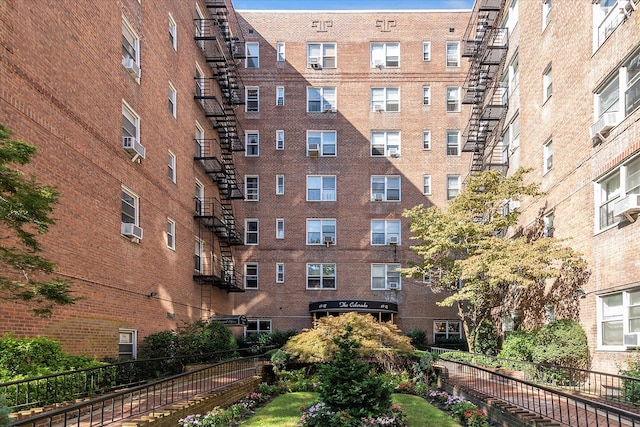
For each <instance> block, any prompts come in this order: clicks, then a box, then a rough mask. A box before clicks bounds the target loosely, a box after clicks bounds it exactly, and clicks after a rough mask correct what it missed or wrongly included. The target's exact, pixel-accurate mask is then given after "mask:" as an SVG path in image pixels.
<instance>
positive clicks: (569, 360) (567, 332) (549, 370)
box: [531, 319, 589, 386]
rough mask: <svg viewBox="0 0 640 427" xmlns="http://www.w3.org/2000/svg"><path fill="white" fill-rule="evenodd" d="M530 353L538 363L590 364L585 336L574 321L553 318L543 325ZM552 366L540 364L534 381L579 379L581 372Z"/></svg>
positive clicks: (567, 382)
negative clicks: (554, 319)
mask: <svg viewBox="0 0 640 427" xmlns="http://www.w3.org/2000/svg"><path fill="white" fill-rule="evenodd" d="M531 356H532V358H533V361H534V362H535V363H538V364H544V365H553V366H558V367H564V368H578V369H587V368H588V366H589V347H588V345H587V335H586V334H585V332H584V330H583V329H582V326H580V324H579V323H578V322H576V321H573V320H570V319H562V320H556V321H554V322H551V323H548V324H546V325H545V326H544V327H543V328H542V329H540V331H539V332H538V333H537V334H536V338H535V345H534V347H533V349H532V351H531ZM553 366H549V367H539V368H538V370H537V373H536V380H538V381H541V382H546V383H550V384H556V385H565V386H566V385H574V384H577V383H578V382H580V381H581V379H582V376H583V375H582V373H580V372H576V371H575V370H572V369H562V368H556V367H553Z"/></svg>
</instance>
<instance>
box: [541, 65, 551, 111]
mask: <svg viewBox="0 0 640 427" xmlns="http://www.w3.org/2000/svg"><path fill="white" fill-rule="evenodd" d="M552 72H553V67H552V66H551V64H549V65H547V68H545V70H544V72H543V73H542V96H543V102H547V100H548V99H549V98H551V95H552V93H553V74H552Z"/></svg>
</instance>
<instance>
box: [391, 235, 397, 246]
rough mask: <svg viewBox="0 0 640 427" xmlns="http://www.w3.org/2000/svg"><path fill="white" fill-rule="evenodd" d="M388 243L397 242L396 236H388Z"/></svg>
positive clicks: (394, 243) (393, 244)
mask: <svg viewBox="0 0 640 427" xmlns="http://www.w3.org/2000/svg"><path fill="white" fill-rule="evenodd" d="M389 244H390V245H392V246H395V245H397V244H398V236H389Z"/></svg>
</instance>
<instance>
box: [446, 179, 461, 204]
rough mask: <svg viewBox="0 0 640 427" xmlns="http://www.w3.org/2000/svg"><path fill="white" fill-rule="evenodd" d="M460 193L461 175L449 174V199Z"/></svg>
mask: <svg viewBox="0 0 640 427" xmlns="http://www.w3.org/2000/svg"><path fill="white" fill-rule="evenodd" d="M459 193H460V175H447V200H451V199H453V198H454V197H456V196H457V195H458V194H459Z"/></svg>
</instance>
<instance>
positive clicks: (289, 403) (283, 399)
mask: <svg viewBox="0 0 640 427" xmlns="http://www.w3.org/2000/svg"><path fill="white" fill-rule="evenodd" d="M317 399H318V394H317V393H301V392H298V393H287V394H283V395H280V396H278V397H276V398H275V399H273V400H272V401H271V402H270V403H269V404H268V405H266V406H264V407H262V408H260V409H259V410H258V411H257V412H256V414H255V415H254V416H253V417H251V419H249V420H247V421H245V422H243V423H242V424H240V425H241V426H242V427H294V426H295V425H296V423H297V422H298V420H299V419H300V416H301V415H302V409H301V406H302V405H307V406H309V405H311V404H312V403H314V402H315V401H316V400H317ZM393 403H395V404H397V405H400V406H401V407H402V408H403V409H404V410H405V411H406V412H407V417H408V419H409V425H410V426H411V427H460V424H458V423H456V422H455V421H454V420H453V418H451V417H450V416H449V415H447V414H445V413H444V412H442V411H440V410H439V409H438V408H436V407H434V406H431V405H430V404H429V403H428V402H427V401H425V400H424V399H422V398H420V397H418V396H412V395H409V394H394V395H393Z"/></svg>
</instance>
